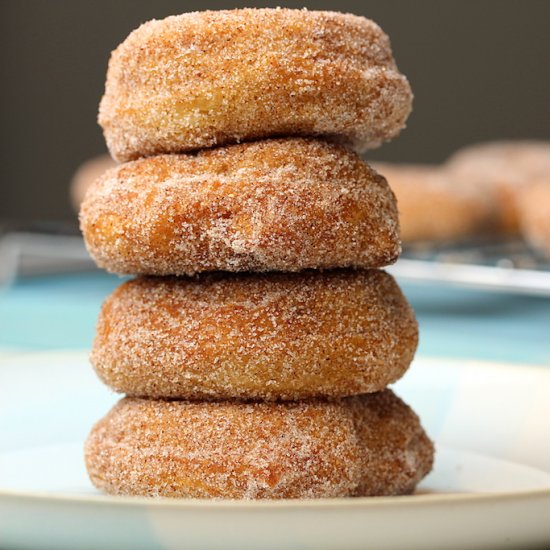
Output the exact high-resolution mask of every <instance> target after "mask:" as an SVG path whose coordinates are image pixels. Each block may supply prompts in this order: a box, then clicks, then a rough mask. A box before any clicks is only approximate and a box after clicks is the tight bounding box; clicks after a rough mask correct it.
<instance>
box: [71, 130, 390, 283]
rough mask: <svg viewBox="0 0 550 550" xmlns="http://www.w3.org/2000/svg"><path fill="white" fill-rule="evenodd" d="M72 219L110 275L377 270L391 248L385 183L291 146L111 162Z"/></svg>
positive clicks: (328, 150)
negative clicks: (77, 217)
mask: <svg viewBox="0 0 550 550" xmlns="http://www.w3.org/2000/svg"><path fill="white" fill-rule="evenodd" d="M80 220H81V228H82V232H83V234H84V239H85V241H86V244H87V246H88V250H89V251H90V254H91V255H92V257H93V258H94V259H95V260H96V263H97V264H98V265H99V266H100V267H103V268H105V269H107V270H108V271H114V272H116V273H129V274H145V275H192V274H194V273H198V272H201V271H216V270H221V271H299V270H302V269H307V268H318V269H320V268H332V267H365V268H368V267H382V266H384V265H388V264H390V263H392V262H393V261H395V260H396V258H397V256H398V254H399V251H400V244H399V226H398V217H397V208H396V206H395V197H394V196H393V193H392V192H391V190H390V188H389V187H388V185H387V183H386V181H385V180H384V178H382V177H381V176H379V175H378V174H376V172H374V171H373V170H372V169H371V168H369V166H368V165H367V164H366V163H365V162H364V161H362V160H361V159H360V158H359V157H358V156H357V155H355V154H354V153H351V152H349V151H347V150H346V149H344V148H343V147H340V146H337V145H332V144H328V143H325V142H322V141H317V140H306V139H301V138H295V139H280V140H266V141H260V142H253V143H246V144H240V145H233V146H229V147H222V148H219V149H210V150H206V151H202V152H200V153H197V154H194V155H190V154H187V155H163V156H158V157H151V158H148V159H141V160H138V161H134V162H131V163H128V164H124V165H121V166H119V167H117V168H115V169H113V170H110V171H109V172H107V173H106V174H105V175H104V177H103V178H101V179H99V180H98V181H97V183H96V184H95V185H93V186H92V187H91V188H90V190H89V191H88V193H87V195H86V198H85V200H84V203H83V205H82V209H81V215H80Z"/></svg>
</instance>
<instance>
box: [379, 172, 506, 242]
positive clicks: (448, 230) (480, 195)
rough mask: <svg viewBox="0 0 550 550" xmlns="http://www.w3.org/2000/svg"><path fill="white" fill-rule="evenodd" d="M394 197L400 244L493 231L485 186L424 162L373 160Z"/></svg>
mask: <svg viewBox="0 0 550 550" xmlns="http://www.w3.org/2000/svg"><path fill="white" fill-rule="evenodd" d="M373 167H374V168H375V169H376V171H377V172H379V173H381V174H383V176H384V177H385V178H386V180H387V182H388V184H389V186H390V187H391V189H392V191H393V192H394V193H395V196H396V199H397V210H398V211H399V225H400V229H401V240H402V242H403V243H404V244H411V243H419V242H429V243H448V242H456V241H461V240H465V239H468V238H471V237H475V236H479V235H480V234H486V233H490V232H495V231H496V227H495V226H496V224H497V212H496V208H495V206H494V204H493V201H492V200H491V197H492V195H491V194H490V193H489V192H488V191H487V189H485V188H483V187H480V186H476V185H472V184H467V183H464V184H461V183H459V182H457V181H456V179H455V178H454V177H453V176H452V175H450V174H448V173H447V172H446V171H445V170H444V169H442V168H440V167H439V166H435V165H428V164H425V165H424V164H388V163H380V162H376V163H373Z"/></svg>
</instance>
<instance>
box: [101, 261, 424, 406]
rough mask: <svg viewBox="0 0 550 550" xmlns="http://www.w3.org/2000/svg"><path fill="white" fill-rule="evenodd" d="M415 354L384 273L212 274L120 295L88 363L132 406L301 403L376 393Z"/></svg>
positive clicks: (410, 327)
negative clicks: (143, 402) (140, 400)
mask: <svg viewBox="0 0 550 550" xmlns="http://www.w3.org/2000/svg"><path fill="white" fill-rule="evenodd" d="M417 343H418V327H417V323H416V320H415V317H414V313H413V311H412V309H411V307H410V306H409V304H408V303H407V301H406V299H405V297H404V296H403V294H402V293H401V290H400V289H399V287H398V286H397V284H396V282H395V281H394V279H393V278H392V276H391V275H389V274H387V273H385V272H383V271H378V270H372V271H351V270H338V271H330V272H323V273H319V272H313V271H307V272H303V273H291V274H284V273H269V274H246V275H231V274H227V273H225V274H222V273H216V274H208V275H203V276H200V277H198V278H193V279H167V278H142V279H135V280H133V281H129V282H126V283H124V284H123V285H121V286H120V287H119V288H118V289H117V290H116V291H115V292H114V293H113V294H112V295H111V296H110V297H109V298H108V299H107V301H106V302H105V303H104V305H103V307H102V310H101V313H100V316H99V321H98V325H97V335H96V339H95V342H94V346H93V350H92V355H91V359H92V364H93V365H94V367H95V369H96V372H97V373H98V375H99V376H100V378H101V379H102V380H103V381H104V382H105V383H106V384H107V385H109V386H110V387H111V388H113V389H114V390H116V391H118V392H122V393H126V394H129V395H133V396H141V397H156V398H159V397H160V398H187V399H212V398H214V399H231V398H243V399H306V398H310V397H319V396H333V397H334V396H346V395H354V394H359V393H367V392H376V391H380V390H382V389H383V388H385V387H386V386H387V385H388V384H390V383H392V382H395V381H396V380H397V379H398V378H399V377H401V376H402V375H403V373H404V372H405V371H406V369H407V368H408V366H409V364H410V362H411V361H412V359H413V356H414V353H415V350H416V346H417Z"/></svg>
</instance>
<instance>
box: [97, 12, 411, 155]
mask: <svg viewBox="0 0 550 550" xmlns="http://www.w3.org/2000/svg"><path fill="white" fill-rule="evenodd" d="M411 102H412V94H411V90H410V87H409V84H408V82H407V79H406V78H405V77H404V76H403V75H402V74H400V73H399V72H398V70H397V67H396V65H395V61H394V59H393V57H392V52H391V48H390V42H389V39H388V37H387V36H386V34H384V32H382V30H381V29H380V28H379V27H378V26H377V25H376V24H375V23H373V22H372V21H370V20H368V19H365V18H364V17H359V16H355V15H350V14H342V13H335V12H322V11H307V10H289V9H240V10H230V11H204V12H200V13H199V12H197V13H186V14H183V15H178V16H172V17H168V18H166V19H163V20H162V21H149V22H148V23H145V24H144V25H142V26H141V27H139V28H138V29H137V30H135V31H134V32H132V33H131V34H130V36H128V38H127V39H126V40H125V41H124V42H123V43H122V44H121V45H120V46H119V47H118V48H117V49H116V50H115V51H114V52H113V54H112V56H111V60H110V62H109V69H108V72H107V82H106V86H105V95H104V96H103V99H102V101H101V105H100V110H99V123H100V124H101V126H102V127H103V130H104V133H105V138H106V140H107V145H108V147H109V150H110V151H111V154H112V155H113V156H114V157H115V158H116V159H117V160H119V161H127V160H133V159H136V158H139V157H142V156H150V155H157V154H160V153H179V152H184V151H190V150H195V149H200V148H205V147H211V146H214V145H225V144H228V143H237V142H239V141H247V140H251V139H262V138H266V137H274V136H296V135H298V136H320V135H322V136H327V137H329V138H332V139H335V140H337V141H341V142H344V143H346V144H349V145H351V146H352V147H353V148H355V149H356V150H358V151H362V150H364V149H367V148H372V147H376V146H378V145H380V144H381V143H382V142H383V141H386V140H388V139H390V138H392V137H394V136H395V135H397V134H398V133H399V131H400V130H401V129H402V128H403V127H404V125H405V120H406V118H407V116H408V114H409V112H410V110H411Z"/></svg>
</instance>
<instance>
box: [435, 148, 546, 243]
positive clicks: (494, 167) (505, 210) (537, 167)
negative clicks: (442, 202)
mask: <svg viewBox="0 0 550 550" xmlns="http://www.w3.org/2000/svg"><path fill="white" fill-rule="evenodd" d="M445 169H446V170H447V171H448V173H449V174H451V175H452V176H453V177H455V178H456V179H457V181H458V182H459V183H461V184H463V183H464V184H466V183H470V184H471V183H473V184H475V185H477V186H479V187H482V188H485V189H486V190H488V191H489V192H490V193H491V194H492V197H493V201H494V203H495V205H496V206H497V208H498V213H499V225H500V229H501V231H503V232H504V233H508V234H517V233H519V231H520V225H521V222H520V212H519V209H520V206H519V203H520V201H521V196H522V194H523V192H524V190H525V189H526V188H527V186H529V185H530V184H531V183H533V182H536V181H538V180H539V179H547V178H550V141H529V140H524V141H521V140H520V141H494V142H486V143H478V144H475V145H470V146H467V147H464V148H462V149H459V150H458V151H457V152H456V153H454V154H453V155H452V156H451V157H450V158H449V160H448V161H447V163H446V165H445Z"/></svg>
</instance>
